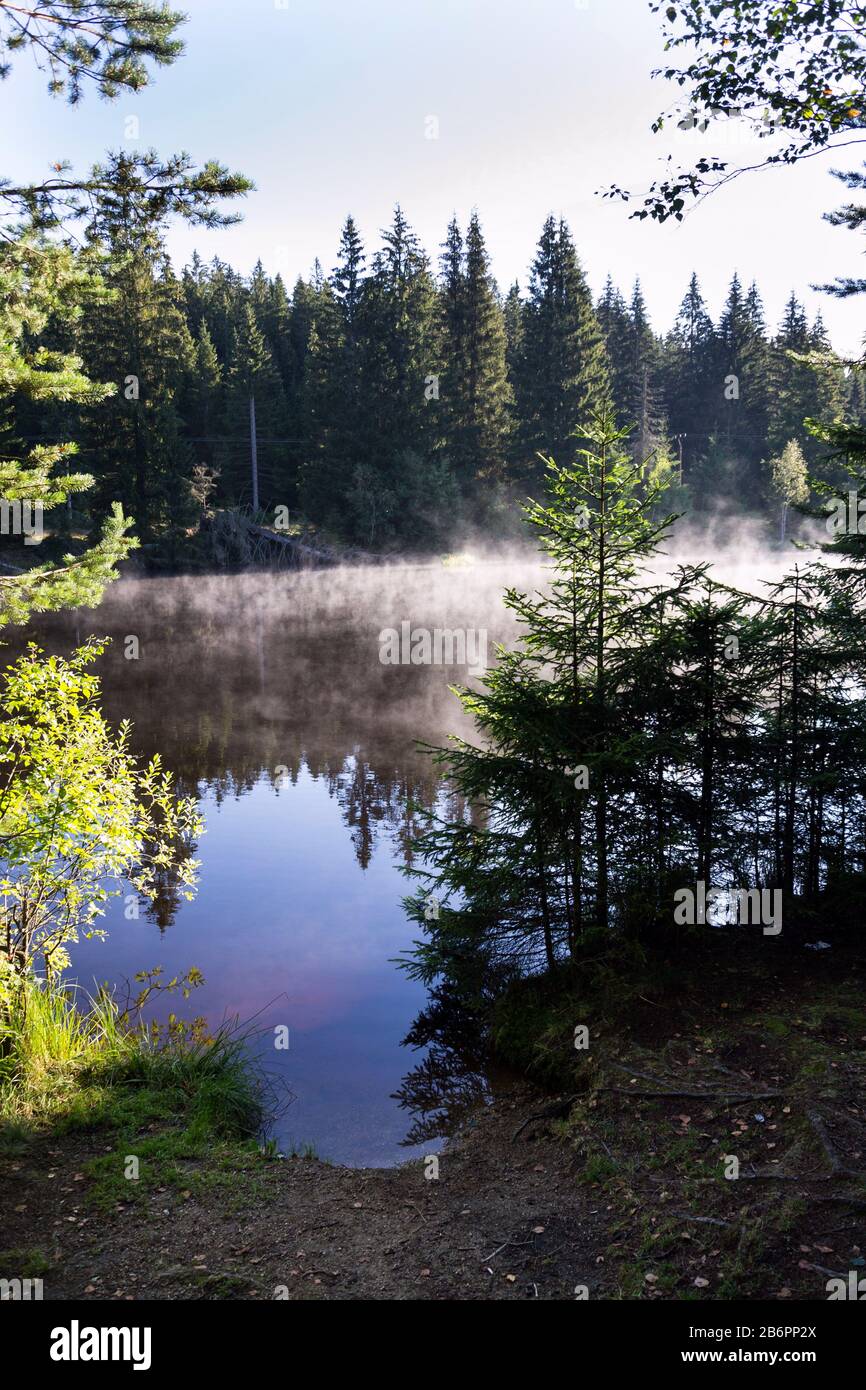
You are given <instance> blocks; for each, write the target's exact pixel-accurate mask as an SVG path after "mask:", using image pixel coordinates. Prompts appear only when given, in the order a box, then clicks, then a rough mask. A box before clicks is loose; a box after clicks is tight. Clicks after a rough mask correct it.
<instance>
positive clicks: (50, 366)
mask: <svg viewBox="0 0 866 1390" xmlns="http://www.w3.org/2000/svg"><path fill="white" fill-rule="evenodd" d="M103 292H104V287H103V284H102V281H101V279H100V277H99V275H98V273H97V271H96V268H95V266H94V264H93V262H92V260H91V259H89V258H87V257H85V256H82V255H81V254H75V253H73V252H72V251H71V250H70V248H69V247H65V246H57V245H55V244H54V243H52V242H48V241H46V240H44V239H43V238H41V237H39V236H36V235H34V234H31V233H22V234H21V235H19V236H18V237H9V238H7V239H6V240H4V241H3V242H2V245H0V305H2V307H0V402H2V403H3V405H5V406H6V407H7V409H10V410H11V407H12V403H13V401H14V402H15V403H16V405H18V406H19V407H20V405H21V402H22V401H23V402H32V403H33V404H34V405H36V404H38V408H39V411H40V414H41V418H42V420H43V421H44V422H45V424H46V425H47V426H48V428H49V429H50V426H51V423H52V412H53V410H54V409H55V407H56V406H59V405H60V404H61V403H63V404H64V405H67V406H68V405H69V404H72V405H74V406H78V407H81V408H86V407H94V408H96V407H97V406H98V404H99V403H100V402H104V401H105V398H106V396H107V395H108V393H109V392H110V390H111V386H110V384H108V383H102V382H99V381H94V380H93V379H91V377H89V376H88V375H87V373H86V372H85V370H84V364H83V362H82V360H81V357H80V356H79V355H77V354H76V353H75V352H72V351H68V350H60V349H58V348H57V347H56V345H55V346H54V348H53V349H52V350H48V349H47V348H45V347H44V346H42V343H41V338H42V334H43V333H44V332H45V330H46V328H47V327H48V325H49V323H53V324H54V326H55V328H58V327H59V328H60V329H61V330H63V331H66V332H68V333H69V334H72V333H73V332H74V331H75V326H76V320H77V318H78V316H79V315H80V314H81V312H82V306H83V305H84V304H87V303H92V302H93V301H94V300H96V299H98V298H99V297H100V296H101V295H102V294H103ZM46 433H48V430H46ZM76 452H77V446H76V445H75V444H73V443H57V444H50V443H46V444H41V445H37V446H36V447H35V448H32V449H30V450H29V451H28V452H26V453H25V455H24V457H23V458H21V457H5V456H3V455H2V450H0V497H2V498H3V500H4V502H5V503H6V504H8V505H9V506H10V507H12V508H13V509H14V507H15V506H16V504H17V505H21V506H22V507H23V504H27V505H28V507H29V508H35V507H42V508H44V509H45V510H46V511H50V509H51V508H53V507H57V506H62V505H65V504H66V502H67V501H68V500H69V499H70V498H71V497H73V496H75V495H76V494H80V493H83V492H85V491H86V490H87V489H88V488H90V487H92V485H93V481H94V480H93V478H92V476H90V475H89V474H86V473H73V472H72V471H71V460H72V458H73V457H74V455H75V453H76ZM13 515H14V510H13ZM22 516H23V512H22ZM29 520H31V521H32V520H33V517H32V515H31V517H30V518H29ZM129 525H130V523H129V521H128V520H126V518H125V517H124V514H123V511H122V509H121V508H120V507H119V506H117V505H115V506H113V507H112V508H111V510H110V512H109V513H108V515H107V517H106V520H105V523H104V525H103V528H102V534H101V536H100V538H99V539H98V540H97V541H95V542H94V543H92V544H91V545H90V546H89V548H87V549H85V550H84V552H83V553H80V554H77V555H70V556H67V557H66V558H65V560H64V561H63V562H62V563H60V564H52V563H50V562H45V563H40V564H36V565H35V566H34V567H33V568H32V569H30V570H28V571H27V572H25V573H24V574H11V575H10V574H4V575H3V576H0V625H3V624H5V623H13V622H14V623H22V622H26V621H27V619H28V618H29V617H30V614H31V613H33V612H45V611H49V610H54V609H57V608H62V607H66V606H73V605H76V604H87V603H97V602H98V601H99V598H100V596H101V593H102V590H103V588H104V587H105V585H106V584H107V583H108V582H109V581H110V580H111V579H112V578H113V577H114V574H115V569H116V566H117V564H118V563H119V562H120V560H122V559H123V558H124V557H125V556H126V555H127V554H128V553H129V551H130V550H131V549H132V548H133V547H134V545H135V544H137V542H135V541H134V540H133V539H132V538H131V537H129V536H128V535H127V531H128V529H129Z"/></svg>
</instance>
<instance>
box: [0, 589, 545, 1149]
mask: <svg viewBox="0 0 866 1390" xmlns="http://www.w3.org/2000/svg"><path fill="white" fill-rule="evenodd" d="M523 578H524V576H523V575H518V574H516V573H515V567H514V566H510V567H504V566H501V565H484V566H477V567H475V568H474V569H471V570H461V569H457V570H453V571H448V570H446V569H443V568H442V567H441V566H438V567H437V566H434V567H431V568H420V567H419V568H414V569H413V568H397V569H394V570H366V571H365V570H358V571H317V572H307V573H302V574H297V575H267V576H260V575H259V576H250V575H246V576H240V577H226V578H217V579H214V578H208V579H166V580H153V579H142V580H124V581H121V582H120V583H118V584H116V585H115V586H114V587H113V588H112V589H111V590H110V591H109V593H108V595H107V596H106V599H105V600H104V602H103V604H102V606H101V607H100V608H99V609H98V610H96V611H95V612H94V611H85V610H82V611H80V612H79V613H77V614H74V615H72V616H64V617H63V618H56V619H51V620H48V619H46V620H43V621H42V622H41V623H40V624H39V626H38V627H37V628H35V629H32V630H31V632H30V633H29V634H28V636H35V637H36V638H37V639H38V640H39V641H40V642H41V643H42V644H43V645H45V646H46V647H50V648H52V649H59V650H63V649H64V648H65V649H68V648H69V647H70V646H71V645H72V644H74V643H75V641H76V640H83V639H84V637H85V636H86V635H87V634H88V633H96V634H99V635H103V634H105V635H109V636H111V637H112V639H113V640H112V643H111V645H110V647H109V648H108V651H107V653H106V654H105V655H104V656H103V657H102V658H101V659H100V662H99V666H98V669H99V671H100V674H101V676H102V680H103V707H104V710H105V712H106V715H107V716H108V718H109V719H110V720H111V721H112V722H114V723H116V722H119V720H120V719H121V718H124V717H126V718H129V719H131V720H132V722H133V725H134V732H133V740H132V741H133V747H134V749H135V751H136V753H138V754H140V755H141V756H143V757H147V756H149V755H150V754H152V753H153V752H156V751H159V752H160V753H161V754H162V756H163V759H164V763H165V765H166V766H167V767H168V768H169V769H170V770H171V771H172V772H173V773H174V775H175V777H176V779H177V783H178V786H179V789H180V790H181V791H183V792H185V793H186V794H189V795H195V796H196V797H197V798H198V799H199V801H200V803H201V808H202V810H203V813H204V815H205V817H206V822H207V831H206V833H205V834H204V836H203V837H202V839H201V841H200V844H199V847H198V850H197V857H198V858H199V859H200V860H201V875H200V886H199V890H198V893H197V896H196V898H195V900H194V901H193V902H185V901H180V902H177V901H173V900H172V895H171V893H170V892H168V893H166V895H165V897H164V898H163V899H162V900H161V901H160V903H159V905H158V910H157V911H156V912H151V913H149V915H147V916H145V915H144V913H142V915H141V917H140V919H139V920H138V921H126V920H125V919H124V914H123V904H122V899H114V900H112V902H111V904H110V906H109V910H108V913H107V915H106V917H105V919H104V921H103V925H105V926H106V927H107V929H108V937H107V939H106V940H105V941H89V942H87V941H85V942H82V943H80V945H79V946H78V947H77V948H75V949H74V951H73V967H72V972H71V973H72V975H73V976H75V977H77V978H78V979H79V981H80V982H81V983H82V985H87V986H89V985H91V983H92V982H93V980H94V979H96V980H99V981H103V980H105V981H109V982H111V983H113V984H118V983H120V982H122V981H125V980H131V979H132V977H133V975H134V974H135V972H136V971H139V970H143V969H149V968H152V967H154V966H156V965H161V966H163V967H164V971H165V974H166V976H171V975H174V974H176V973H179V972H180V973H182V972H184V971H186V970H188V969H189V968H190V967H191V966H197V967H198V968H199V969H200V970H201V971H202V972H203V974H204V976H205V980H206V983H205V985H204V986H203V987H202V988H201V989H199V990H197V991H195V993H194V994H193V996H192V998H191V999H190V1000H189V1001H185V1002H184V1001H182V1000H180V1001H179V1000H173V1001H172V1002H171V1005H170V1007H172V1008H174V1009H175V1010H176V1011H177V1012H178V1013H179V1014H181V1016H184V1017H192V1016H193V1015H194V1014H204V1015H205V1016H206V1017H207V1018H208V1020H209V1022H210V1023H211V1024H216V1023H218V1022H219V1021H220V1020H221V1019H223V1018H224V1017H234V1016H237V1017H239V1018H240V1019H241V1020H252V1019H254V1020H255V1027H256V1028H257V1029H258V1030H260V1033H259V1039H258V1043H257V1047H258V1050H259V1052H260V1054H261V1057H262V1059H263V1061H264V1063H265V1065H266V1067H267V1070H268V1072H269V1073H270V1074H271V1075H272V1076H274V1077H277V1078H279V1079H280V1080H281V1081H283V1082H285V1083H287V1085H288V1086H289V1087H290V1088H291V1092H292V1093H293V1095H294V1100H293V1101H292V1103H291V1104H290V1105H289V1106H288V1107H287V1108H286V1109H285V1111H284V1113H283V1114H282V1116H280V1117H279V1118H278V1119H277V1121H276V1122H275V1128H274V1135H275V1137H276V1138H277V1139H278V1141H279V1142H280V1144H281V1145H282V1146H284V1147H285V1146H288V1145H290V1144H291V1143H293V1142H294V1143H295V1144H297V1145H302V1144H305V1143H311V1144H313V1145H314V1146H315V1148H316V1150H317V1152H318V1153H319V1154H320V1155H321V1156H322V1157H326V1158H329V1159H332V1160H334V1161H337V1162H343V1163H350V1164H389V1163H394V1162H400V1161H402V1160H404V1159H406V1158H407V1157H410V1156H412V1155H413V1154H414V1153H418V1152H426V1151H429V1150H430V1149H431V1148H432V1147H435V1138H434V1136H435V1134H436V1133H437V1131H439V1130H441V1129H442V1128H444V1125H443V1124H442V1122H441V1121H440V1120H438V1119H437V1116H436V1113H435V1112H436V1104H437V1098H436V1096H435V1092H436V1091H437V1089H438V1087H439V1082H440V1080H441V1078H439V1077H438V1076H437V1075H436V1073H437V1072H438V1070H441V1068H440V1064H439V1062H438V1061H437V1060H436V1059H434V1058H431V1057H429V1056H426V1057H425V1053H424V1052H423V1051H422V1052H420V1053H419V1052H413V1051H412V1050H411V1049H409V1048H407V1047H405V1046H402V1045H401V1044H402V1040H403V1039H404V1038H405V1036H406V1034H407V1032H408V1030H409V1029H410V1027H411V1025H412V1023H413V1020H414V1019H415V1018H416V1016H417V1015H418V1014H419V1011H421V1010H422V1009H424V1007H425V1004H426V1002H427V1001H426V997H425V992H424V990H423V988H422V987H421V986H420V985H418V984H416V983H414V982H412V981H411V980H410V979H409V978H408V977H407V976H406V974H405V973H404V972H403V971H401V970H400V969H398V968H397V966H396V965H395V964H394V958H395V957H396V956H398V955H399V954H400V953H401V952H403V951H405V950H406V949H407V948H408V947H409V946H410V945H411V942H412V939H413V937H414V936H415V935H417V929H416V928H415V927H414V926H413V924H411V923H409V922H408V921H407V920H406V918H405V915H404V912H403V909H402V906H401V898H402V896H403V895H404V894H405V893H406V892H407V891H409V889H410V884H409V883H407V881H406V879H405V878H404V877H403V875H402V874H401V873H400V866H401V865H406V864H409V863H410V862H411V852H410V848H409V839H410V836H411V832H412V813H411V811H410V809H409V803H410V802H414V803H418V804H420V805H423V806H426V807H431V806H433V805H434V804H435V803H436V801H437V798H441V797H442V795H443V793H442V789H441V787H440V785H439V784H438V782H437V780H436V775H435V770H434V769H433V767H432V766H431V764H430V760H429V758H427V757H425V756H424V755H423V754H422V753H421V752H420V751H419V750H418V749H417V748H416V746H415V744H416V740H419V739H420V740H426V741H429V742H432V743H435V744H439V743H442V742H444V741H445V739H446V737H447V734H448V732H449V731H452V732H459V733H463V734H467V733H469V729H468V727H467V725H466V723H465V720H464V718H463V715H462V711H461V708H460V706H459V704H458V702H457V701H456V699H455V698H454V696H453V695H452V694H451V693H450V692H449V689H448V686H449V684H450V683H455V682H456V683H463V682H464V681H465V680H466V679H467V673H466V670H465V668H457V667H450V668H443V667H441V666H440V667H435V666H420V667H413V666H387V665H383V664H382V663H381V662H380V660H379V644H378V633H379V631H380V630H381V629H382V628H384V627H388V626H394V627H399V624H400V622H401V621H403V620H405V619H409V620H411V622H412V623H413V625H424V624H426V625H428V626H430V627H431V628H432V627H436V626H439V627H442V626H457V625H463V626H469V627H473V628H475V629H479V628H484V627H486V628H487V629H489V637H490V642H491V644H492V641H493V638H494V635H495V636H496V637H508V635H509V629H508V622H507V620H506V619H505V616H504V610H503V609H502V606H501V602H500V600H499V594H500V592H501V589H502V587H503V585H504V584H506V583H509V582H515V580H516V581H517V582H522V580H523ZM128 635H134V636H136V637H137V638H138V640H139V652H140V655H139V659H138V660H129V659H126V658H125V656H124V650H125V646H126V644H125V642H124V639H125V638H126V637H127V636H128ZM16 645H17V643H16ZM491 656H492V649H491ZM443 804H446V803H443ZM167 1007H168V1006H167ZM166 1011H167V1010H162V1012H166ZM281 1024H282V1025H286V1026H287V1027H288V1029H289V1037H290V1047H289V1049H288V1051H278V1050H275V1048H274V1045H273V1038H274V1033H273V1030H274V1028H275V1027H276V1026H277V1025H281ZM419 1063H420V1064H421V1072H420V1074H416V1075H415V1078H414V1084H413V1078H412V1070H413V1068H417V1067H418V1065H419ZM407 1076H408V1077H409V1085H408V1089H407V1087H406V1085H405V1084H404V1083H405V1081H406V1078H407ZM460 1084H465V1085H467V1086H469V1088H470V1089H471V1088H472V1086H476V1087H477V1085H478V1084H479V1081H478V1078H472V1077H470V1078H463V1079H462V1081H461V1082H460ZM401 1087H402V1088H403V1091H402V1100H403V1102H404V1103H403V1104H401V1102H400V1101H399V1100H397V1099H395V1098H394V1092H396V1091H398V1090H400V1089H401ZM431 1095H432V1099H431ZM413 1096H414V1100H413ZM419 1097H420V1100H419ZM425 1108H426V1109H427V1111H428V1113H427V1114H425ZM407 1136H408V1137H409V1138H410V1139H411V1138H414V1139H418V1138H420V1137H422V1136H423V1143H421V1144H420V1145H419V1144H417V1143H416V1144H411V1143H409V1144H408V1145H407V1143H406V1140H407Z"/></svg>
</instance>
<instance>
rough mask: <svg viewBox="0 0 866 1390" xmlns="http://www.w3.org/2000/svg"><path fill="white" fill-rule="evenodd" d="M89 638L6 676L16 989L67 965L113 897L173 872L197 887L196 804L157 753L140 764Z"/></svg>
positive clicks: (99, 646) (8, 951) (5, 819)
mask: <svg viewBox="0 0 866 1390" xmlns="http://www.w3.org/2000/svg"><path fill="white" fill-rule="evenodd" d="M103 650H104V643H103V642H99V641H95V640H91V641H89V642H88V643H87V644H86V645H85V646H83V647H81V648H80V649H79V650H77V651H76V652H74V653H73V655H72V656H71V657H70V658H69V659H68V660H67V659H64V658H62V657H58V656H46V655H45V654H44V653H43V652H41V651H40V650H39V649H38V648H37V647H35V646H33V645H31V646H30V647H29V648H28V650H27V652H26V653H25V655H24V656H22V657H21V658H20V659H19V660H18V661H16V662H14V663H13V664H12V665H11V666H9V667H8V668H7V669H6V670H5V671H4V672H3V675H2V678H0V893H2V894H3V902H2V907H0V913H2V916H0V962H2V965H3V973H4V974H5V976H6V988H7V990H8V989H9V988H10V985H12V984H14V981H15V980H16V979H20V978H22V977H23V976H25V975H28V974H31V973H32V972H33V970H34V967H36V966H37V965H38V963H39V962H40V961H41V963H42V964H44V967H45V970H46V973H47V974H54V973H55V972H57V971H59V970H62V969H63V968H64V967H65V966H66V965H68V963H69V952H68V948H69V946H70V945H72V944H74V943H75V942H76V941H77V940H78V938H79V935H80V934H82V933H83V934H84V935H86V936H99V935H103V934H104V931H103V929H102V928H101V927H100V926H99V925H98V922H99V918H100V917H101V916H102V915H103V914H104V912H105V908H106V904H107V902H108V900H109V899H110V898H111V897H112V896H116V895H118V894H121V893H123V892H124V891H129V888H128V887H127V888H126V890H125V888H124V885H125V884H126V885H129V886H131V888H132V889H133V890H134V891H135V893H137V894H139V895H140V896H142V897H144V898H148V897H152V896H153V895H154V894H155V892H156V890H157V887H158V881H159V876H160V875H161V874H162V875H164V874H165V872H166V871H169V872H171V873H173V874H174V875H175V877H176V880H177V882H178V884H179V887H180V891H181V893H182V895H183V896H185V897H187V898H189V897H191V896H192V892H193V889H194V886H195V882H196V874H197V869H198V864H197V861H196V860H195V859H194V858H193V857H192V852H193V847H194V841H195V839H196V837H197V836H198V835H199V834H200V833H201V831H202V829H203V823H202V820H201V817H200V815H199V813H198V809H197V806H196V803H195V801H194V800H192V799H191V798H184V799H178V798H177V797H176V796H175V794H174V788H173V783H172V777H171V774H170V773H168V772H166V771H164V770H163V768H162V766H161V764H160V760H159V757H158V756H157V757H154V758H153V759H151V761H150V762H149V763H148V764H147V765H146V766H145V767H140V766H139V765H138V763H137V761H136V759H135V757H134V756H133V754H132V752H131V751H130V729H129V725H128V724H127V723H124V724H122V725H121V726H120V728H119V730H118V731H117V732H116V733H115V732H114V731H113V730H112V729H111V728H110V726H109V725H108V724H107V723H106V721H105V719H104V718H103V716H102V713H101V711H100V709H99V707H98V703H97V701H98V697H99V686H100V683H99V678H98V676H96V675H95V674H94V672H93V671H92V670H91V669H90V667H91V666H92V663H93V662H94V660H95V659H96V658H97V656H99V655H100V653H101V652H102V651H103Z"/></svg>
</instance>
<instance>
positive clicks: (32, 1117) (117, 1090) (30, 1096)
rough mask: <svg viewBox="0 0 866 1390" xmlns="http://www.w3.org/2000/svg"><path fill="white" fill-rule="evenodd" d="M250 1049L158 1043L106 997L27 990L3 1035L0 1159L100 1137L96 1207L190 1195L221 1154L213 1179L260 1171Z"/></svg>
mask: <svg viewBox="0 0 866 1390" xmlns="http://www.w3.org/2000/svg"><path fill="white" fill-rule="evenodd" d="M246 1044H247V1036H246V1035H245V1034H244V1032H243V1031H241V1030H239V1029H237V1028H235V1027H232V1026H230V1025H224V1026H223V1027H221V1028H219V1029H218V1030H217V1031H216V1032H215V1033H214V1034H213V1035H212V1036H210V1037H206V1038H202V1037H198V1036H190V1035H189V1034H188V1033H187V1034H184V1033H182V1032H181V1033H178V1034H175V1035H171V1034H170V1035H169V1037H168V1038H167V1039H165V1038H162V1039H161V1040H160V1041H157V1040H155V1039H154V1038H152V1037H151V1035H150V1034H149V1033H148V1032H147V1030H146V1029H145V1028H143V1027H132V1026H130V1025H129V1024H128V1023H127V1022H126V1021H125V1019H124V1016H123V1014H122V1012H121V1010H120V1008H119V1006H118V1004H117V1003H116V1001H115V1000H114V999H113V998H112V997H111V996H110V995H109V994H107V993H101V994H99V995H97V996H96V997H95V998H89V997H87V996H84V995H82V994H81V992H80V991H78V990H76V989H75V988H64V987H62V986H59V985H55V986H46V987H43V988H41V989H40V988H38V987H37V985H36V984H35V983H33V982H28V983H27V985H26V987H25V988H24V990H23V992H22V993H21V994H20V996H19V997H18V998H17V1000H16V1001H15V1002H14V1003H13V1004H12V1006H11V1008H10V1010H9V1012H8V1015H7V1017H6V1019H5V1022H4V1024H3V1028H2V1032H0V1047H2V1055H0V1149H5V1150H6V1151H7V1152H17V1151H20V1150H22V1149H26V1147H27V1145H28V1144H29V1143H30V1142H32V1141H33V1140H34V1139H36V1138H38V1137H41V1136H45V1135H56V1134H62V1133H69V1132H70V1131H72V1130H93V1129H100V1130H104V1131H106V1132H107V1134H108V1135H109V1136H110V1138H111V1140H112V1145H113V1147H112V1151H111V1152H109V1153H107V1154H105V1155H104V1156H102V1157H100V1158H99V1159H97V1160H95V1162H94V1163H93V1164H91V1165H90V1170H89V1171H90V1175H91V1176H92V1177H93V1178H95V1180H96V1181H95V1183H94V1185H93V1187H92V1189H91V1197H92V1198H93V1199H94V1200H96V1201H97V1203H99V1204H102V1205H105V1204H107V1203H110V1202H112V1201H118V1200H124V1201H130V1200H135V1199H137V1198H139V1197H141V1196H142V1195H143V1194H144V1192H145V1191H147V1190H150V1189H152V1188H153V1187H154V1186H156V1185H173V1186H177V1185H182V1186H183V1187H184V1188H187V1187H190V1186H192V1185H194V1184H195V1183H197V1182H198V1181H200V1180H201V1179H200V1174H199V1173H198V1172H197V1168H198V1166H199V1165H201V1164H203V1163H204V1161H205V1160H209V1161H212V1160H213V1159H214V1158H215V1157H216V1156H217V1155H221V1156H222V1157H223V1158H226V1160H227V1166H226V1167H225V1168H223V1167H221V1166H220V1164H219V1163H217V1164H216V1165H215V1167H214V1169H213V1171H212V1172H211V1173H210V1177H211V1178H213V1173H216V1174H217V1178H218V1179H219V1180H221V1181H222V1180H224V1181H225V1182H226V1183H229V1182H230V1180H231V1170H232V1168H233V1167H235V1166H237V1165H240V1166H241V1167H244V1166H246V1165H247V1163H249V1164H250V1165H253V1164H255V1163H257V1162H258V1163H260V1162H261V1155H260V1154H259V1151H258V1147H257V1145H256V1143H255V1139H256V1136H257V1135H258V1134H259V1132H260V1130H261V1127H262V1122H263V1116H264V1104H263V1100H264V1087H263V1084H262V1078H261V1077H260V1076H259V1075H257V1074H256V1072H255V1070H254V1069H253V1068H252V1066H251V1064H250V1060H249V1056H248V1054H247V1048H246ZM223 1149H225V1150H226V1151H227V1152H225V1153H224V1152H223ZM229 1156H230V1157H231V1162H228V1157H229ZM129 1157H135V1158H136V1159H138V1166H139V1177H138V1180H131V1179H130V1178H129V1177H128V1176H127V1167H128V1165H127V1159H128V1158H129Z"/></svg>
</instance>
